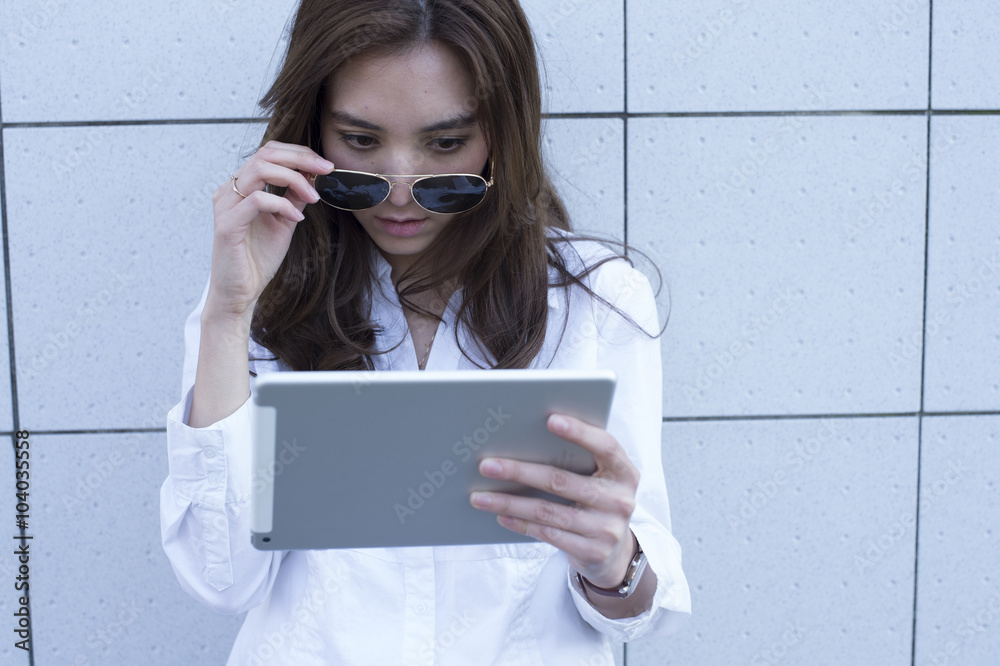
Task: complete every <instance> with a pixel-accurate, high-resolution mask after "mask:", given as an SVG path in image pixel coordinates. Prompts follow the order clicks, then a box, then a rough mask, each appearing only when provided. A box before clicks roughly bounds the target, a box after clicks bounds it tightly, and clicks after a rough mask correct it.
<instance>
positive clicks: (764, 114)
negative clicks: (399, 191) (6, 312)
mask: <svg viewBox="0 0 1000 666" xmlns="http://www.w3.org/2000/svg"><path fill="white" fill-rule="evenodd" d="M627 103H628V102H627V99H626V104H627ZM928 113H930V114H931V115H947V116H959V115H994V116H995V115H1000V109H831V110H819V111H782V110H779V111H662V112H635V113H631V112H628V111H625V112H620V111H580V112H565V113H543V114H542V119H543V120H571V119H574V118H621V119H623V120H626V119H630V118H631V119H634V118H784V117H787V116H797V117H810V116H812V117H824V116H923V115H927V114H928ZM268 120H269V119H268V118H266V117H259V118H167V119H161V120H60V121H39V122H14V123H3V122H0V128H2V129H37V128H47V127H134V126H147V125H226V124H237V125H244V124H255V123H256V124H264V123H266V122H268Z"/></svg>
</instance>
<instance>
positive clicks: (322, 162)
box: [316, 157, 333, 169]
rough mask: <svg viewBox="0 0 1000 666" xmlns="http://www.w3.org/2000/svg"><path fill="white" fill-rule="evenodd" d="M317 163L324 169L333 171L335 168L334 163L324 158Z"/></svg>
mask: <svg viewBox="0 0 1000 666" xmlns="http://www.w3.org/2000/svg"><path fill="white" fill-rule="evenodd" d="M316 162H317V163H318V164H319V165H320V166H322V167H323V168H324V169H332V168H333V162H331V161H330V160H327V159H324V158H322V157H320V158H318V159H317V160H316Z"/></svg>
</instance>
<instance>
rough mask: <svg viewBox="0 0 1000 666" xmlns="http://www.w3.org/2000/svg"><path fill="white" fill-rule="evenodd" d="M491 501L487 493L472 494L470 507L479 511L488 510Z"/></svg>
mask: <svg viewBox="0 0 1000 666" xmlns="http://www.w3.org/2000/svg"><path fill="white" fill-rule="evenodd" d="M490 504H491V499H490V496H489V494H488V493H472V506H474V507H476V508H479V509H488V508H489V506H490Z"/></svg>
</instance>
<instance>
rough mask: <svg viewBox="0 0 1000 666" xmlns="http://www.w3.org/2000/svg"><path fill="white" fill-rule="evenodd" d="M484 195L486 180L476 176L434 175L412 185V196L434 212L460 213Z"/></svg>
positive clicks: (480, 200) (476, 202)
mask: <svg viewBox="0 0 1000 666" xmlns="http://www.w3.org/2000/svg"><path fill="white" fill-rule="evenodd" d="M485 196H486V181H484V180H483V179H482V178H477V177H476V176H434V177H433V178H424V179H423V180H421V181H420V182H418V183H414V185H413V198H414V199H416V200H417V203H418V204H420V205H421V206H423V207H424V208H426V209H427V210H432V211H434V212H435V213H462V212H464V211H467V210H471V209H472V208H475V207H476V206H478V205H479V204H480V202H482V200H483V197H485Z"/></svg>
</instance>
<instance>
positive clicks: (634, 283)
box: [548, 228, 651, 303]
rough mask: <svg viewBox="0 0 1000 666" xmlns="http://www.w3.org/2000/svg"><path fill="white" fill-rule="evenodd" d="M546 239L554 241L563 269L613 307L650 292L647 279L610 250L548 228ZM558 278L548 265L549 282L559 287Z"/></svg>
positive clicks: (601, 245)
mask: <svg viewBox="0 0 1000 666" xmlns="http://www.w3.org/2000/svg"><path fill="white" fill-rule="evenodd" d="M548 236H549V238H550V239H552V240H554V241H555V243H554V249H555V251H556V252H558V253H559V256H560V258H561V259H562V262H563V264H564V265H565V267H566V269H567V270H568V271H569V272H570V273H571V274H572V275H575V276H578V277H580V278H581V281H582V282H583V283H584V284H585V285H586V286H587V287H588V288H589V289H591V290H593V292H594V293H595V294H597V295H598V296H600V297H602V298H604V299H607V300H609V301H611V302H612V303H616V302H618V301H620V300H621V299H622V297H628V296H631V295H633V294H634V293H635V292H636V291H637V290H638V291H646V290H650V285H649V280H648V279H647V278H646V276H645V275H644V274H643V273H642V272H641V271H639V270H638V269H636V268H635V267H634V266H633V265H632V262H631V261H630V260H629V259H627V258H626V257H624V256H623V255H622V254H620V253H619V252H616V251H615V250H614V249H612V247H611V246H609V245H605V244H604V243H601V242H599V241H596V240H591V239H588V238H581V237H579V236H577V235H576V234H574V233H572V232H568V231H563V230H561V229H553V228H550V229H549V230H548ZM559 278H560V276H559V274H558V271H557V269H556V268H554V267H552V266H551V265H550V267H549V279H550V282H551V283H553V284H554V285H559V284H560V283H561V280H560V279H559ZM650 294H651V290H650Z"/></svg>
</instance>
